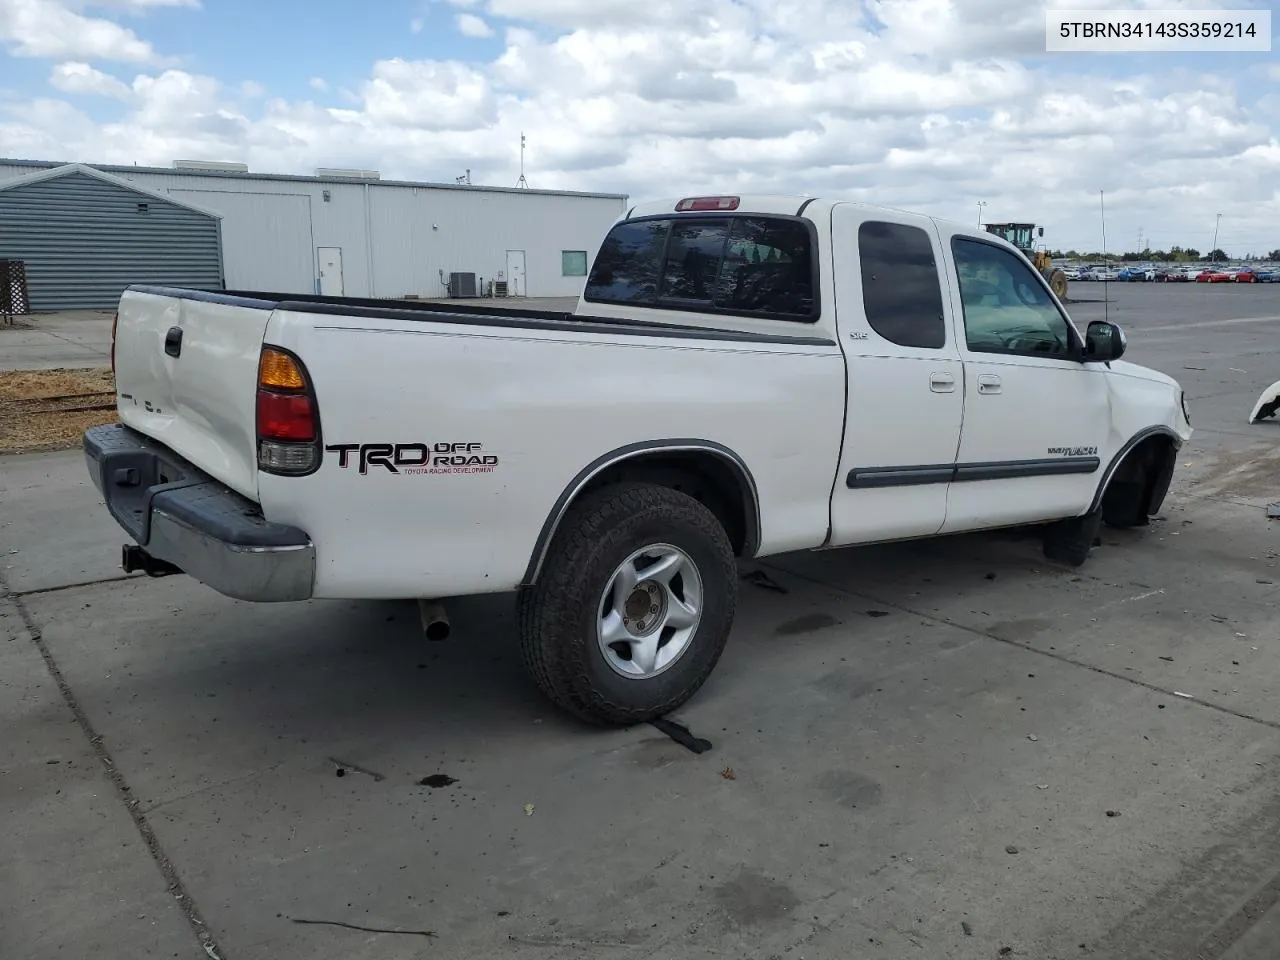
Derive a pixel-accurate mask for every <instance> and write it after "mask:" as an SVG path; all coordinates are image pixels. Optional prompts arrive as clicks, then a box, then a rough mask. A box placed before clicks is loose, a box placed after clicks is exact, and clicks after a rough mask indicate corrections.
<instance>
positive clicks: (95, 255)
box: [0, 171, 222, 311]
mask: <svg viewBox="0 0 1280 960" xmlns="http://www.w3.org/2000/svg"><path fill="white" fill-rule="evenodd" d="M28 172H29V171H28ZM142 203H145V204H146V207H145V208H140V207H139V204H142ZM141 210H145V212H141ZM0 260H25V261H26V264H27V286H28V292H29V293H30V296H31V309H32V310H33V311H46V310H88V309H110V308H112V307H114V306H115V305H116V303H117V302H118V301H119V299H120V294H121V292H123V290H124V289H125V287H127V286H129V285H130V284H132V283H160V284H172V285H174V286H182V287H194V288H196V289H201V290H217V289H220V288H221V287H222V267H221V259H220V256H219V237H218V221H217V219H216V218H214V217H211V216H206V215H204V214H200V213H197V212H196V211H194V210H188V209H186V208H184V207H181V206H178V205H177V204H173V203H168V202H166V201H164V200H160V199H157V198H155V197H149V196H147V195H145V194H139V193H135V192H134V191H132V190H127V189H125V188H123V187H118V186H116V185H115V184H112V183H107V182H105V181H102V180H98V179H95V178H94V177H90V176H86V175H85V174H83V173H69V174H67V175H65V176H61V177H56V178H54V179H50V180H42V181H39V182H36V183H31V184H26V185H24V186H18V187H13V188H12V189H9V190H0Z"/></svg>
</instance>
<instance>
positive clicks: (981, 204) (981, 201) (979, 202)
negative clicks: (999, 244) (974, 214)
mask: <svg viewBox="0 0 1280 960" xmlns="http://www.w3.org/2000/svg"><path fill="white" fill-rule="evenodd" d="M986 205H987V201H985V200H979V201H978V226H982V208H983V207H985V206H986Z"/></svg>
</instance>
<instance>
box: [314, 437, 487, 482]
mask: <svg viewBox="0 0 1280 960" xmlns="http://www.w3.org/2000/svg"><path fill="white" fill-rule="evenodd" d="M324 449H325V452H327V453H336V454H337V455H338V468H339V469H341V470H346V469H348V468H349V467H353V466H354V467H358V468H359V470H360V473H361V474H367V473H368V472H369V470H370V469H371V468H375V467H378V468H381V469H382V470H386V471H387V472H388V473H394V474H407V475H414V474H443V473H451V474H452V473H492V472H493V471H494V469H495V468H496V467H497V466H498V458H497V457H496V456H495V455H494V454H492V453H485V452H484V444H482V443H476V442H474V441H473V442H468V443H330V444H326V445H325V448H324Z"/></svg>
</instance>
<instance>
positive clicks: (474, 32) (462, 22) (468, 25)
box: [457, 13, 493, 38]
mask: <svg viewBox="0 0 1280 960" xmlns="http://www.w3.org/2000/svg"><path fill="white" fill-rule="evenodd" d="M457 23H458V32H459V33H461V34H462V35H463V36H464V37H476V38H481V37H492V36H493V27H491V26H489V24H487V23H485V21H484V20H483V19H482V18H480V17H477V16H476V15H475V14H474V13H460V14H458V18H457Z"/></svg>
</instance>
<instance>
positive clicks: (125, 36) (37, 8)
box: [0, 0, 169, 65]
mask: <svg viewBox="0 0 1280 960" xmlns="http://www.w3.org/2000/svg"><path fill="white" fill-rule="evenodd" d="M143 2H144V3H145V0H143ZM134 5H135V6H136V5H137V0H135V2H134ZM0 44H3V45H4V46H5V47H6V48H7V49H8V51H9V52H10V53H12V54H13V55H14V56H19V57H49V58H56V59H77V60H114V61H118V62H122V63H145V64H155V65H160V64H163V63H167V62H169V61H168V60H167V58H165V57H162V56H160V55H159V54H158V53H157V52H156V50H155V48H154V47H152V45H151V44H150V43H148V42H147V41H146V40H143V39H141V38H139V37H138V35H137V34H136V33H134V32H133V31H132V30H129V29H126V28H125V27H122V26H120V25H119V24H118V23H115V22H114V21H112V20H107V19H104V18H102V17H87V16H84V15H82V14H80V13H78V12H76V11H75V10H73V9H71V8H70V7H68V6H67V5H66V4H64V3H61V2H58V0H0Z"/></svg>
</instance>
